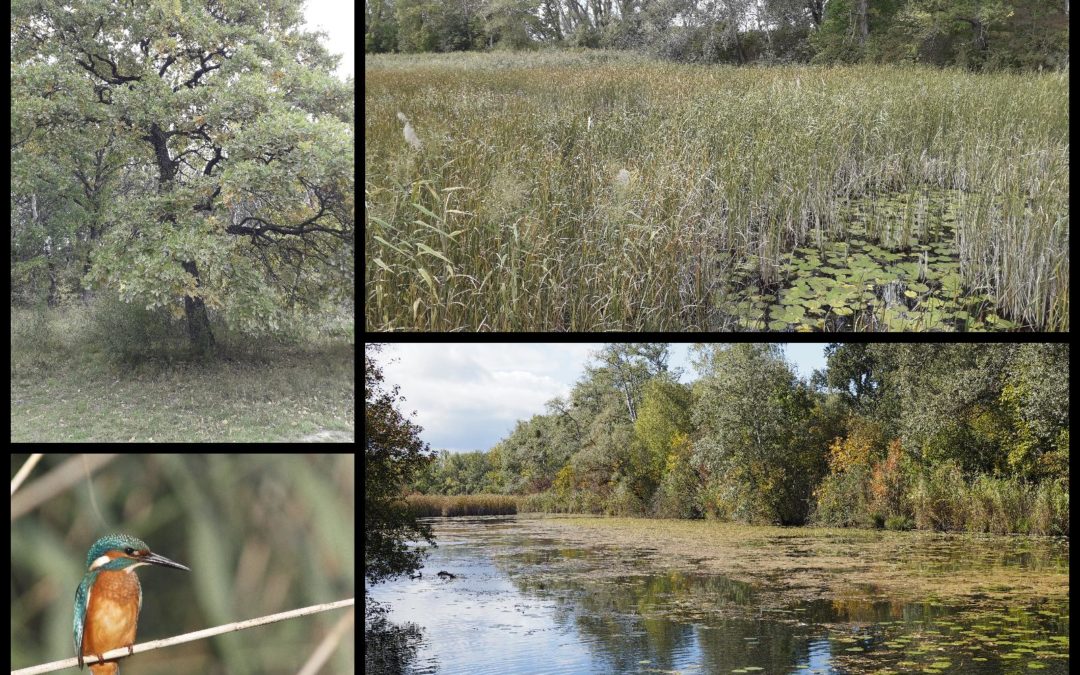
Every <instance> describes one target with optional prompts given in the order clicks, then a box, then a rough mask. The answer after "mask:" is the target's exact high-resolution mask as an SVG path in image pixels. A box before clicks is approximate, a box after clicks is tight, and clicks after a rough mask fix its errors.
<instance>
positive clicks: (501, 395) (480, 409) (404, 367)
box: [379, 343, 825, 451]
mask: <svg viewBox="0 0 1080 675" xmlns="http://www.w3.org/2000/svg"><path fill="white" fill-rule="evenodd" d="M601 347H603V344H602V343H594V344H389V345H387V346H386V347H385V348H384V349H383V351H382V352H381V354H380V356H379V362H380V363H382V364H383V374H384V375H385V376H386V381H387V383H389V384H397V385H399V386H400V388H401V394H402V395H403V396H404V397H405V399H406V400H405V404H404V406H403V411H404V412H411V411H413V410H415V411H416V412H417V415H416V417H415V418H413V420H414V421H415V422H416V423H417V424H419V425H420V426H422V427H423V428H424V432H423V434H422V438H423V439H424V440H425V441H427V442H428V443H429V444H430V445H431V447H432V448H433V449H436V450H442V449H446V450H450V451H463V450H465V451H467V450H489V449H491V447H492V446H493V445H495V443H497V442H498V441H499V440H500V439H502V438H503V437H505V436H506V435H507V434H508V433H509V432H510V431H511V430H512V429H513V428H514V423H515V422H517V420H520V419H528V418H530V417H532V416H533V415H538V414H543V413H544V412H545V409H544V404H545V403H546V402H547V401H549V400H550V399H552V398H555V397H556V396H566V395H567V394H569V393H570V389H571V388H572V387H573V385H574V382H576V381H577V380H578V379H580V378H581V376H582V374H583V373H584V370H585V364H586V363H588V362H589V361H590V358H589V355H590V353H592V352H595V351H597V350H599V349H600V348H601ZM823 350H824V345H823V344H789V345H785V354H786V357H787V360H788V361H789V362H790V363H791V364H792V365H793V366H795V369H796V372H797V373H798V375H799V376H800V377H804V378H808V377H810V375H811V374H812V373H813V372H814V370H815V369H822V368H824V367H825V357H824V354H823ZM670 352H671V358H670V360H669V366H671V367H673V368H674V367H679V368H682V369H683V371H684V374H683V377H682V380H683V381H684V382H691V381H693V380H695V379H697V373H696V372H695V371H694V368H693V365H692V364H691V360H690V345H688V344H674V345H671V349H670Z"/></svg>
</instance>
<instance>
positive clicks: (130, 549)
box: [124, 548, 135, 555]
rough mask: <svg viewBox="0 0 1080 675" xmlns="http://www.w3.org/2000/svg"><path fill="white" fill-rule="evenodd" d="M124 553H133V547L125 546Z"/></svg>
mask: <svg viewBox="0 0 1080 675" xmlns="http://www.w3.org/2000/svg"><path fill="white" fill-rule="evenodd" d="M124 553H127V554H128V555H135V549H133V548H125V549H124Z"/></svg>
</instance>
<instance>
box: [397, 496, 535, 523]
mask: <svg viewBox="0 0 1080 675" xmlns="http://www.w3.org/2000/svg"><path fill="white" fill-rule="evenodd" d="M407 501H408V504H409V509H410V510H412V512H413V513H414V514H415V515H416V516H417V517H420V518H424V517H432V516H502V515H509V514H514V513H517V502H518V500H517V498H516V497H512V496H508V495H483V494H480V495H423V494H416V495H410V496H409V498H408V500H407Z"/></svg>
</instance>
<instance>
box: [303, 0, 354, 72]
mask: <svg viewBox="0 0 1080 675" xmlns="http://www.w3.org/2000/svg"><path fill="white" fill-rule="evenodd" d="M355 11H356V10H355V3H353V2H351V1H348V0H346V1H345V2H343V1H342V0H307V1H306V2H305V3H304V19H305V23H306V24H307V27H308V28H309V29H310V30H321V31H324V32H326V33H327V34H328V36H329V37H328V38H327V41H326V42H325V43H324V46H325V47H326V48H327V49H328V50H329V51H330V52H332V53H334V54H341V55H342V56H341V61H339V62H338V67H337V71H335V74H336V75H337V76H338V77H340V78H341V79H342V80H345V78H347V77H348V76H349V75H352V74H353V60H354V59H355V58H356V57H355V48H356V38H355V31H354V30H353V23H354V22H355V19H354V17H355Z"/></svg>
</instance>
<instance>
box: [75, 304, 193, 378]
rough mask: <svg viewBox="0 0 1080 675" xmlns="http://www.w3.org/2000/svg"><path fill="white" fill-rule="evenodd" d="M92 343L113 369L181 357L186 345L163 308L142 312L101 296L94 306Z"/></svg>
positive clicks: (176, 324) (178, 326)
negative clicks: (97, 347)
mask: <svg viewBox="0 0 1080 675" xmlns="http://www.w3.org/2000/svg"><path fill="white" fill-rule="evenodd" d="M90 338H91V340H92V341H93V342H94V343H96V344H100V345H102V349H101V352H102V354H103V355H104V356H105V358H106V359H108V360H109V361H111V362H112V363H113V364H114V365H122V366H128V367H130V366H135V365H138V364H140V363H143V362H147V361H161V362H165V361H171V360H173V359H176V358H180V357H183V356H184V354H185V353H186V351H187V347H188V341H187V336H186V335H185V333H184V330H183V327H182V325H181V323H180V321H178V320H177V319H175V318H173V317H172V316H170V315H169V313H168V312H167V311H166V310H164V309H162V308H154V307H151V308H145V307H142V306H141V305H139V304H135V303H132V302H130V301H125V300H123V299H122V298H117V297H116V296H114V295H111V294H109V293H108V292H104V293H102V294H101V295H99V296H98V297H97V298H96V299H95V302H94V312H93V325H92V328H91V332H90Z"/></svg>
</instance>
